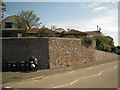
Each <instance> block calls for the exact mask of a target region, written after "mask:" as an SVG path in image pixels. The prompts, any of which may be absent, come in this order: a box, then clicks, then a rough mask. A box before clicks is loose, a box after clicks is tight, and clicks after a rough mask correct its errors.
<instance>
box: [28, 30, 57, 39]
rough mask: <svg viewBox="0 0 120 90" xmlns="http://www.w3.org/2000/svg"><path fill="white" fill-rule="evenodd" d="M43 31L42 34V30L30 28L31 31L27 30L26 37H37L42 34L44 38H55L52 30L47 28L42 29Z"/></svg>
mask: <svg viewBox="0 0 120 90" xmlns="http://www.w3.org/2000/svg"><path fill="white" fill-rule="evenodd" d="M43 29H44V31H43V32H42V28H32V29H29V30H28V31H27V36H28V37H31V36H32V37H38V36H39V34H40V33H44V35H45V36H46V37H55V36H57V35H56V32H55V31H52V30H50V29H48V28H43Z"/></svg>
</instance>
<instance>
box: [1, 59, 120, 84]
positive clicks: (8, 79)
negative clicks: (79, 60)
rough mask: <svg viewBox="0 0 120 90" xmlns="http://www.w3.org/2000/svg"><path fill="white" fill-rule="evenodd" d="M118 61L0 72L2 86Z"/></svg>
mask: <svg viewBox="0 0 120 90" xmlns="http://www.w3.org/2000/svg"><path fill="white" fill-rule="evenodd" d="M119 59H120V58H119V57H113V58H107V59H105V60H99V61H94V62H88V63H83V64H78V65H72V66H66V67H59V68H53V69H44V70H38V71H37V72H28V73H25V72H2V84H3V85H4V84H7V83H15V82H21V81H24V80H28V81H29V80H30V79H31V78H32V79H43V78H45V77H48V76H51V75H56V74H60V73H65V72H68V71H73V70H77V69H82V68H88V67H91V66H96V65H100V64H103V63H108V62H112V61H115V60H119Z"/></svg>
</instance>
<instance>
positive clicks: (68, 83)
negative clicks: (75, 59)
mask: <svg viewBox="0 0 120 90" xmlns="http://www.w3.org/2000/svg"><path fill="white" fill-rule="evenodd" d="M3 87H4V88H118V61H113V62H109V63H105V64H100V65H96V66H92V67H88V68H83V69H75V70H72V71H68V72H64V73H61V74H56V75H51V76H47V77H44V78H42V76H40V77H36V78H31V79H29V80H24V81H21V82H16V83H8V84H5V85H3Z"/></svg>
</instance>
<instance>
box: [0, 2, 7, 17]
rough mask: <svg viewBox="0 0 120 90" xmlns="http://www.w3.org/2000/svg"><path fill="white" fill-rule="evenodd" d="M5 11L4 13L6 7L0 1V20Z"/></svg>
mask: <svg viewBox="0 0 120 90" xmlns="http://www.w3.org/2000/svg"><path fill="white" fill-rule="evenodd" d="M5 11H6V5H5V3H3V2H2V1H0V12H1V15H0V18H3V17H4V12H5Z"/></svg>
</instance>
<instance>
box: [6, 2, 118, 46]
mask: <svg viewBox="0 0 120 90" xmlns="http://www.w3.org/2000/svg"><path fill="white" fill-rule="evenodd" d="M7 1H14V0H7ZM15 1H17V0H15ZM18 1H19V0H18ZM21 1H22V0H21ZM24 1H26V2H5V4H6V5H7V12H5V14H6V17H7V16H11V15H16V14H17V13H18V12H20V11H21V10H34V13H35V14H37V16H38V17H40V22H42V23H43V25H44V24H45V25H46V27H48V28H50V26H51V25H55V26H57V27H58V28H64V29H67V28H70V29H77V30H80V31H83V32H84V31H95V30H97V25H99V26H100V27H101V29H102V32H103V34H104V35H110V36H111V37H113V38H114V42H115V45H118V2H115V0H114V1H113V0H112V2H87V1H86V2H27V0H24ZM29 1H30V0H29ZM31 1H33V0H31ZM76 1H78V0H76ZM94 1H95V0H94Z"/></svg>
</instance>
